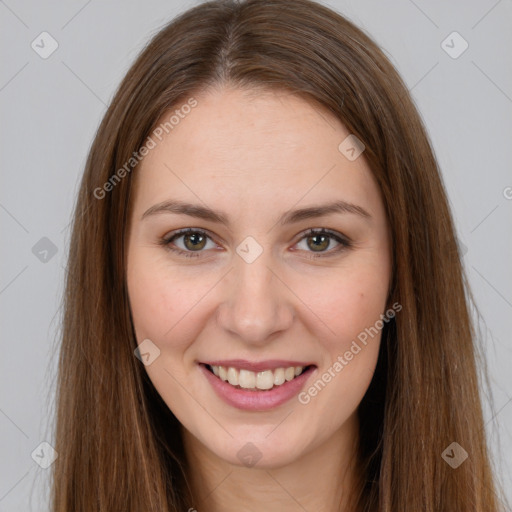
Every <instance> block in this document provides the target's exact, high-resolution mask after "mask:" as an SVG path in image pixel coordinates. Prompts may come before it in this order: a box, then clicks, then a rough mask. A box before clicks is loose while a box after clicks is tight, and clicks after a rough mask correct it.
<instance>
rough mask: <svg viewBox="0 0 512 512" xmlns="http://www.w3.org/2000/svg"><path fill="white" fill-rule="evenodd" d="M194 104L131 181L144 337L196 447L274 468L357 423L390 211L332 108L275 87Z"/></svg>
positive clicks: (379, 301)
mask: <svg viewBox="0 0 512 512" xmlns="http://www.w3.org/2000/svg"><path fill="white" fill-rule="evenodd" d="M253 92H254V91H253ZM196 100H197V105H196V106H195V107H194V108H190V109H189V108H183V109H181V110H180V113H181V115H179V116H178V117H179V121H178V122H176V119H178V117H177V118H175V119H174V122H175V124H173V125H172V126H173V128H172V130H169V128H167V130H168V132H169V133H168V134H166V132H165V131H163V136H160V138H161V139H162V140H161V141H160V140H159V138H158V137H153V140H154V142H155V143H156V146H155V147H153V148H152V149H150V150H149V153H148V154H147V155H146V156H145V158H144V160H143V162H142V164H141V166H140V167H139V168H138V169H137V170H135V171H134V172H136V173H137V176H136V191H135V196H134V204H133V210H132V212H131V215H132V216H131V222H130V232H129V240H128V268H127V283H128V292H129V298H130V305H131V309H132V314H133V322H134V327H135V332H136V337H137V343H138V344H141V343H142V346H141V349H140V351H141V352H142V353H143V354H144V356H143V357H142V359H143V360H144V361H145V369H146V371H147V372H148V375H149V377H150V379H151V381H152V382H153V384H154V386H155V388H156V389H157V391H158V392H159V394H160V395H161V396H162V398H163V400H164V401H165V402H166V404H167V405H168V406H169V408H170V409H171V410H172V412H173V413H174V415H175V416H176V417H177V418H178V419H179V421H180V422H181V424H182V425H183V426H184V428H185V429H186V431H188V432H187V435H188V436H190V435H191V438H193V439H194V442H196V443H199V445H200V446H201V447H202V449H206V450H209V453H213V454H215V455H216V456H218V457H220V458H221V459H223V460H224V461H227V462H230V463H233V464H238V465H241V464H245V465H252V464H253V463H254V461H256V460H257V459H259V460H258V461H257V463H258V466H259V467H268V468H270V467H278V466H281V465H285V464H288V463H291V462H293V461H294V460H297V459H299V458H300V457H301V456H303V455H305V454H307V453H308V452H310V451H311V450H313V449H315V448H316V447H318V446H319V445H320V444H322V443H326V442H329V440H331V439H333V438H334V436H337V435H338V434H339V433H340V432H341V431H343V429H344V428H346V425H348V424H349V423H350V422H353V421H354V419H355V418H356V415H355V413H356V408H357V406H358V404H359V403H360V401H361V399H362V397H363V395H364V394H365V392H366V390H367V388H368V385H369V383H370V381H371V378H372V375H373V372H374V369H375V365H376V362H377V355H378V350H379V343H380V333H381V327H382V325H383V322H382V316H381V315H384V314H385V313H386V299H387V294H388V288H389V284H390V271H391V255H390V238H389V231H388V226H387V220H386V216H385V211H384V206H383V202H382V200H381V197H380V193H379V189H378V186H377V185H376V183H375V182H374V179H373V177H372V173H371V171H370V169H369V167H368V165H367V164H366V162H365V160H364V152H363V153H362V155H361V156H359V157H358V156H357V155H358V153H359V151H360V149H361V147H357V146H354V144H353V140H352V139H351V138H350V137H349V139H347V137H348V136H349V135H350V133H349V132H348V131H347V130H346V128H344V126H343V125H342V124H341V123H340V122H339V121H338V120H337V119H335V118H334V117H332V116H331V115H330V114H329V113H328V112H326V111H324V110H322V109H320V108H317V107H313V106H311V104H309V103H308V102H306V101H305V100H303V99H300V98H298V97H296V96H291V95H289V94H285V93H275V92H273V93H265V94H261V93H260V94H251V95H249V94H248V93H247V92H242V91H240V90H234V89H223V90H222V91H221V92H219V91H216V92H210V93H208V94H207V95H202V96H198V97H196ZM176 108H177V109H180V106H177V107H176ZM186 112H188V113H186ZM185 113H186V114H185ZM171 114H172V113H170V114H167V115H166V116H164V117H163V118H162V122H165V121H167V120H168V119H169V117H170V115H171ZM167 126H168V127H169V126H170V125H167ZM160 132H162V130H160ZM160 132H158V133H160ZM340 144H341V146H340ZM151 146H152V144H151ZM351 148H352V149H351ZM334 203H337V204H338V208H334V207H332V205H334ZM327 207H328V208H327ZM324 208H325V209H326V210H325V211H323V212H322V209H324ZM183 229H190V231H191V232H190V233H188V234H187V233H185V234H177V232H178V231H179V230H183ZM310 229H314V230H315V231H320V230H322V229H323V230H325V231H327V233H323V234H315V233H312V234H311V233H309V234H308V230H310ZM365 333H366V335H365ZM369 333H371V334H369ZM363 340H364V342H363ZM208 364H209V365H211V366H215V368H213V369H214V370H215V373H217V374H218V376H217V375H215V374H214V373H212V372H211V371H210V369H208V367H207V366H206V365H208ZM295 367H299V368H298V369H297V373H299V372H300V367H306V370H305V371H304V373H302V374H300V375H298V376H297V377H295V373H296V372H295ZM230 368H231V369H230ZM290 368H293V369H290ZM250 370H254V371H250ZM291 377H294V378H293V379H292V380H288V379H290V378H291ZM226 378H227V379H228V381H227V382H226V381H225V380H223V379H226ZM283 381H284V382H283ZM255 386H256V387H258V388H263V389H254V387H255ZM251 461H252V462H251Z"/></svg>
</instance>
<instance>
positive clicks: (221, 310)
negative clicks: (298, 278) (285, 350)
mask: <svg viewBox="0 0 512 512" xmlns="http://www.w3.org/2000/svg"><path fill="white" fill-rule="evenodd" d="M226 279H227V283H226V284H225V288H224V294H225V295H224V297H225V300H223V301H222V303H221V304H220V305H219V307H218V311H217V320H218V322H219V325H220V328H222V329H224V330H226V331H228V332H229V333H230V334H231V335H234V336H236V337H238V338H240V339H242V340H243V341H244V342H245V343H251V344H260V345H261V344H265V343H268V342H269V341H271V340H272V339H274V338H275V336H274V335H276V334H277V333H282V332H283V331H286V330H287V329H289V328H290V326H291V325H292V323H293V318H294V307H293V303H292V301H291V299H290V298H291V297H293V294H292V292H291V291H290V290H289V289H288V287H287V286H286V284H285V283H284V282H283V280H282V278H280V276H279V275H278V272H276V271H275V270H274V269H273V268H271V261H270V258H268V257H266V251H264V252H263V254H262V255H261V256H260V257H259V258H257V259H256V261H253V262H252V263H247V262H246V261H244V260H243V259H242V258H240V257H238V255H235V259H234V269H233V271H232V272H229V273H228V275H227V276H226Z"/></svg>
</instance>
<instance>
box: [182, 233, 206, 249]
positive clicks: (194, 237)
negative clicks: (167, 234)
mask: <svg viewBox="0 0 512 512" xmlns="http://www.w3.org/2000/svg"><path fill="white" fill-rule="evenodd" d="M183 243H184V245H185V247H186V248H187V249H189V250H191V251H195V250H201V249H204V246H205V245H206V236H204V235H202V234H201V233H192V234H188V235H183Z"/></svg>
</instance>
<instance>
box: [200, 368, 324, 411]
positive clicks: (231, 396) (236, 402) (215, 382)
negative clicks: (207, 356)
mask: <svg viewBox="0 0 512 512" xmlns="http://www.w3.org/2000/svg"><path fill="white" fill-rule="evenodd" d="M199 367H200V368H201V371H202V372H203V373H204V375H205V377H206V378H207V379H208V382H209V383H210V384H211V386H212V388H213V390H214V391H215V392H216V393H217V395H218V396H219V397H220V398H222V400H224V401H225V402H226V403H227V404H229V405H231V406H233V407H236V408H238V409H243V410H246V411H266V410H268V409H272V408H273V407H277V406H279V405H281V404H284V403H285V402H287V401H288V400H290V399H291V398H293V397H294V396H296V395H298V394H299V393H300V391H301V389H302V388H303V387H304V385H305V383H306V381H307V380H308V378H309V377H310V376H311V375H312V374H313V372H314V371H315V370H316V366H310V367H309V368H308V369H307V370H306V371H305V372H303V373H301V374H300V375H299V376H298V377H295V378H294V379H292V380H290V381H286V382H285V383H284V384H281V385H280V386H276V387H274V388H272V389H269V390H268V391H250V390H249V391H248V390H245V389H238V388H235V387H233V386H232V385H231V384H228V383H227V382H225V381H223V380H221V379H220V378H219V377H217V376H216V375H214V374H213V373H212V372H211V371H210V370H208V368H206V366H205V365H204V364H199Z"/></svg>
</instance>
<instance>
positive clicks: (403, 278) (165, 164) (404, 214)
mask: <svg viewBox="0 0 512 512" xmlns="http://www.w3.org/2000/svg"><path fill="white" fill-rule="evenodd" d="M465 286H466V285H465V277H464V273H463V270H462V267H461V263H460V260H459V254H458V249H457V245H456V238H455V235H454V227H453V222H452V218H451V214H450V211H449V208H448V204H447V199H446V193H445V190H444V188H443V184H442V181H441V179H440V176H439V170H438V167H437V163H436V161H435V158H434V156H433V152H432V149H431V147H430V145H429V141H428V138H427V135H426V133H425V130H424V127H423V125H422V123H421V120H420V118H419V115H418V113H417V112H416V110H415V107H414V105H413V103H412V101H411V99H410V96H409V94H408V91H407V88H406V87H405V86H404V84H403V82H402V81H401V79H400V77H399V76H398V75H397V73H396V71H395V70H394V68H393V67H392V66H391V64H390V63H389V61H388V60H387V59H386V57H385V56H384V55H383V53H382V52H381V51H380V50H379V48H378V47H377V46H376V45H375V43H373V42H372V41H371V40H370V39H369V38H368V37H367V36H366V35H365V34H364V33H363V32H362V31H360V30H359V29H357V28H356V27H354V26H353V25H352V24H351V23H349V22H348V21H347V20H345V19H344V18H342V17H341V16H340V15H338V14H336V13H334V12H333V11H331V10H329V9H327V8H326V7H323V6H320V5H318V4H316V3H313V2H310V1H307V0H299V1H293V2H292V1H287V0H276V1H271V2H266V1H255V0H249V1H246V2H240V3H239V2H232V1H219V2H207V3H204V4H201V5H199V6H197V7H195V8H193V9H190V10H189V11H187V12H186V13H184V14H182V15H181V16H179V17H178V18H177V19H175V20H174V21H173V22H172V23H171V24H169V25H168V26H166V27H165V28H164V29H163V30H162V31H160V32H159V33H158V34H157V35H156V36H155V37H154V38H153V40H152V41H151V42H150V44H149V45H148V46H147V47H146V48H145V50H144V51H143V52H142V54H141V55H140V56H139V58H138V59H137V61H136V62H135V63H134V65H133V66H132V68H131V69H130V71H129V72H128V74H127V76H126V77H125V79H124V80H123V82H122V84H121V86H120V88H119V90H118V92H117V94H116V96H115V97H114V100H113V101H112V105H111V106H110V108H109V109H108V111H107V113H106V115H105V118H104V120H103V122H102V124H101V126H100V128H99V131H98V133H97V135H96V138H95V140H94V143H93V146H92V148H91V151H90V155H89V158H88V161H87V165H86V169H85V173H84V177H83V180H82V184H81V189H80V193H79V198H78V203H77V206H76V211H75V221H74V226H73V235H72V240H71V248H70V258H69V274H68V281H67V290H66V303H65V311H66V313H65V318H64V332H63V340H62V350H61V359H60V367H59V368H60V374H59V395H58V403H59V408H58V418H57V432H56V438H57V439H56V450H57V452H58V453H59V458H58V459H57V461H56V462H55V464H54V467H55V470H54V471H55V472H54V488H53V510H54V511H69V510H74V511H82V510H83V511H85V510H101V511H112V510H119V511H140V510H144V511H153V510H154V511H162V510H172V511H178V510H198V511H208V512H216V511H218V510H235V509H236V510H240V509H249V510H279V511H288V510H322V511H324V510H325V511H333V510H346V511H376V510H382V511H397V510H407V511H410V510H411V511H412V510H414V511H419V510H425V511H427V510H428V511H439V510H464V511H470V510H471V511H475V512H476V511H479V512H480V511H481V512H483V511H486V512H488V511H497V510H499V500H498V498H497V497H496V494H495V492H496V491H495V483H494V480H493V476H492V472H491V468H490V463H489V458H488V453H487V448H486V442H485V433H484V424H483V420H482V411H481V405H480V398H479V389H478V380H477V373H476V366H475V349H474V334H473V330H472V327H471V323H470V315H469V312H468V304H467V301H466V298H465Z"/></svg>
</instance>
